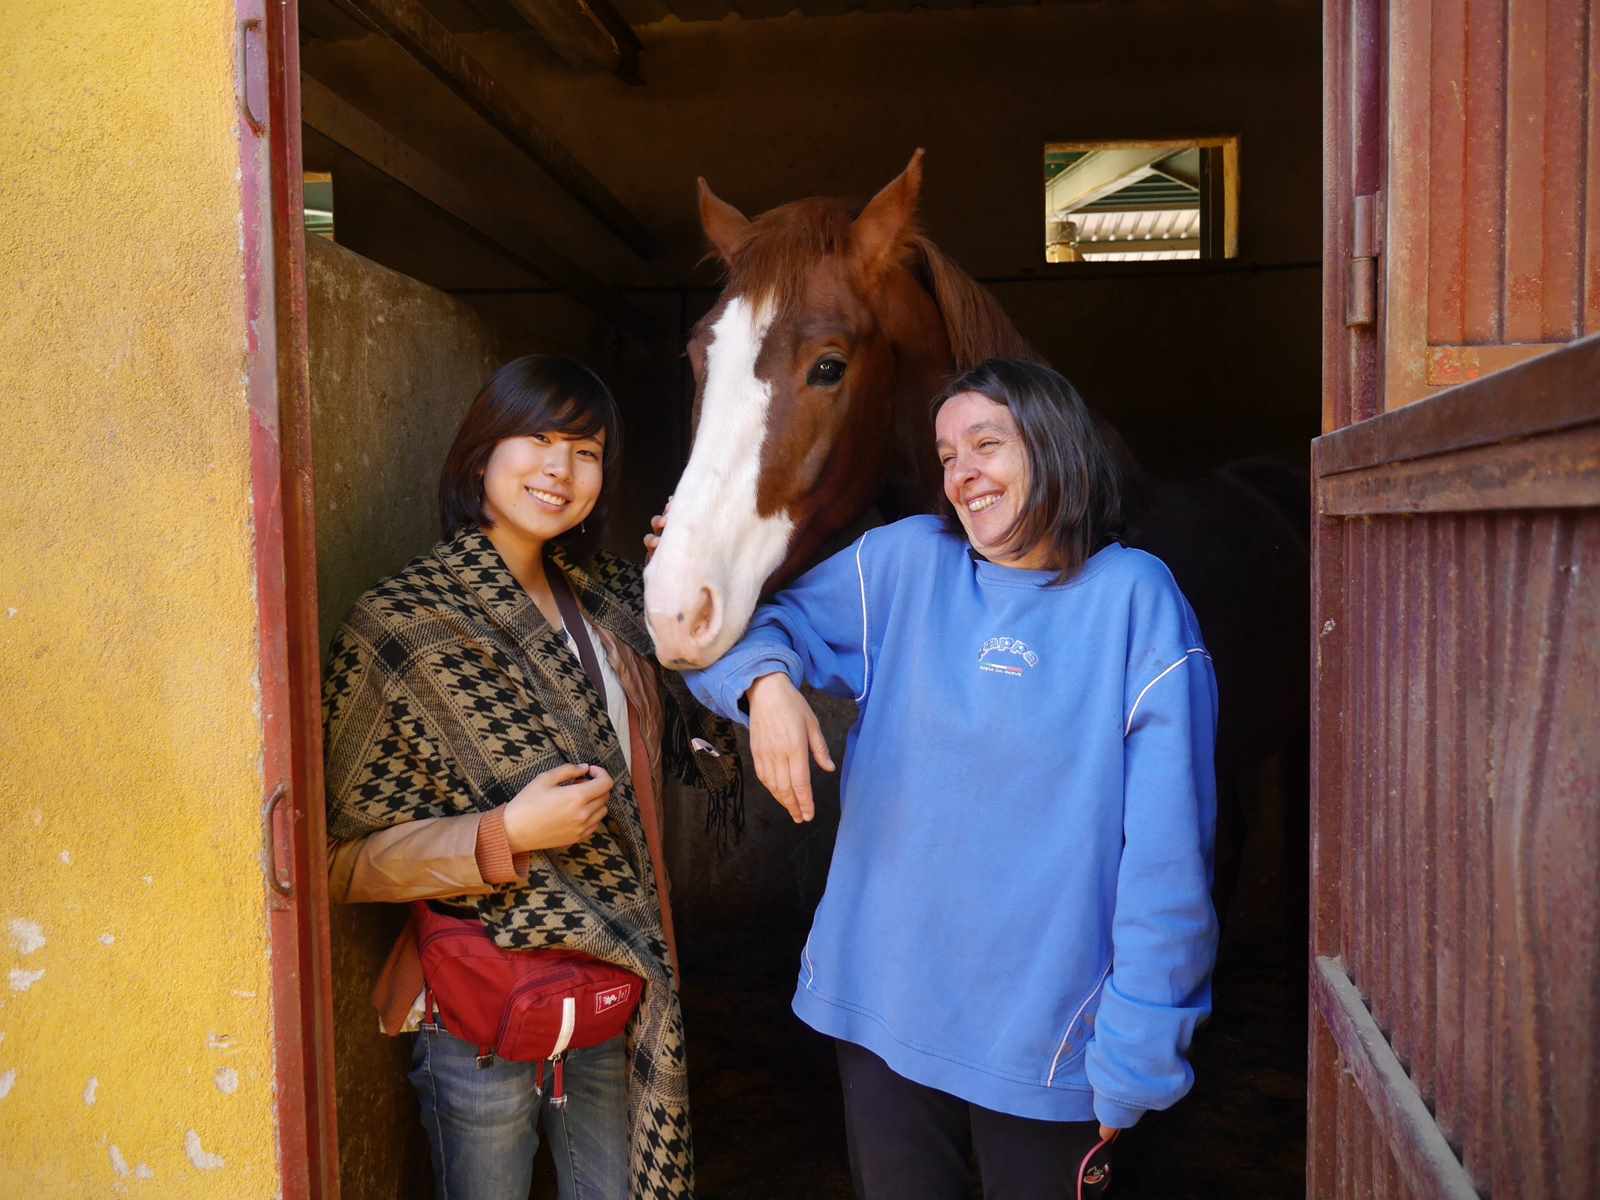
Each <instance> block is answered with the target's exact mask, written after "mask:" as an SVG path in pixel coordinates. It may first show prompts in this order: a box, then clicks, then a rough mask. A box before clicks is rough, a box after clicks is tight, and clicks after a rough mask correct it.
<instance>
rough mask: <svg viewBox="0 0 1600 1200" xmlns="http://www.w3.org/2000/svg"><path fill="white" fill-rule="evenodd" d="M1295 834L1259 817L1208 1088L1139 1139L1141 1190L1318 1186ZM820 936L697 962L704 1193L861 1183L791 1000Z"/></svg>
mask: <svg viewBox="0 0 1600 1200" xmlns="http://www.w3.org/2000/svg"><path fill="white" fill-rule="evenodd" d="M1274 807H1275V805H1269V806H1268V808H1269V810H1270V809H1272V808H1274ZM1281 846H1282V825H1281V822H1280V821H1279V820H1277V819H1276V813H1275V812H1272V811H1269V812H1267V813H1266V814H1265V815H1264V817H1262V818H1258V819H1257V820H1255V821H1253V822H1252V828H1251V831H1250V835H1249V838H1248V840H1247V841H1246V844H1245V851H1244V858H1243V867H1242V870H1241V881H1240V885H1239V890H1238V893H1237V895H1236V896H1235V899H1234V902H1233V904H1232V905H1230V911H1229V913H1228V915H1227V919H1226V920H1225V922H1224V929H1223V945H1222V951H1221V955H1220V959H1219V964H1218V969H1217V974H1216V979H1215V988H1214V996H1215V1003H1214V1015H1213V1017H1212V1019H1211V1020H1210V1021H1209V1022H1208V1023H1207V1024H1206V1026H1205V1027H1204V1028H1203V1029H1202V1030H1201V1031H1200V1033H1199V1034H1198V1035H1197V1037H1196V1039H1195V1044H1194V1048H1193V1054H1192V1062H1193V1064H1194V1067H1195V1074H1196V1084H1195V1088H1194V1091H1193V1092H1191V1093H1190V1095H1189V1096H1188V1097H1187V1098H1185V1099H1184V1100H1183V1101H1182V1102H1181V1103H1180V1104H1178V1105H1177V1106H1176V1107H1175V1108H1174V1109H1172V1110H1171V1111H1169V1112H1165V1113H1152V1114H1150V1115H1148V1116H1147V1117H1146V1118H1145V1119H1144V1120H1143V1121H1142V1122H1141V1123H1140V1124H1139V1125H1138V1126H1137V1127H1136V1128H1135V1129H1134V1130H1133V1131H1131V1132H1130V1133H1129V1134H1128V1135H1127V1136H1126V1137H1125V1138H1124V1140H1123V1142H1122V1147H1121V1150H1120V1152H1119V1157H1118V1160H1117V1179H1118V1190H1117V1194H1118V1195H1119V1196H1122V1197H1125V1198H1127V1200H1135V1198H1137V1200H1223V1198H1231V1197H1240V1198H1246V1197H1247V1198H1249V1200H1298V1198H1299V1197H1302V1196H1304V1195H1305V1178H1304V1159H1305V1047H1306V1006H1305V993H1304V979H1305V961H1304V936H1303V933H1302V932H1301V929H1300V927H1299V921H1298V917H1297V916H1294V915H1293V914H1295V913H1296V912H1297V906H1296V905H1295V904H1293V903H1292V902H1289V901H1287V900H1286V897H1285V891H1284V888H1283V873H1284V867H1283V861H1284V860H1283V855H1282V850H1281ZM1291 862H1303V859H1302V858H1300V857H1299V855H1298V854H1297V855H1292V856H1291ZM804 937H805V930H804V928H803V927H792V928H787V929H784V930H782V931H778V930H774V929H771V928H768V929H766V930H764V931H763V932H762V934H761V935H760V936H756V937H750V938H747V939H744V940H743V941H742V942H740V943H739V944H737V945H730V944H728V943H726V942H725V943H724V944H723V946H722V947H721V948H719V949H718V950H717V952H715V953H710V952H709V950H710V946H709V944H707V950H708V953H706V954H705V955H704V957H699V956H696V957H691V958H690V959H689V961H687V962H686V963H685V969H684V975H685V980H686V983H685V992H684V1002H685V1015H686V1019H687V1022H688V1026H689V1061H690V1088H691V1096H692V1103H693V1113H694V1127H695V1147H696V1160H697V1164H698V1171H697V1173H698V1176H699V1187H698V1195H699V1196H700V1198H701V1200H832V1198H834V1197H838V1198H839V1200H847V1198H848V1197H850V1195H851V1190H850V1173H849V1165H848V1163H847V1161H846V1155H845V1144H844V1124H843V1117H842V1114H841V1111H840V1103H839V1094H838V1079H837V1075H836V1073H835V1068H834V1061H833V1049H832V1044H831V1043H830V1042H829V1041H828V1040H827V1039H825V1038H823V1037H821V1036H819V1035H817V1034H815V1033H813V1032H812V1031H811V1030H810V1029H808V1028H807V1027H806V1026H804V1025H802V1024H801V1023H800V1022H799V1020H797V1019H796V1018H795V1017H794V1015H793V1014H792V1013H791V1012H790V1011H789V998H790V996H791V994H792V993H793V990H794V983H795V970H796V962H797V960H798V955H799V949H800V946H801V944H802V942H803V941H804ZM1065 1194H1066V1193H1065V1192H1063V1195H1065Z"/></svg>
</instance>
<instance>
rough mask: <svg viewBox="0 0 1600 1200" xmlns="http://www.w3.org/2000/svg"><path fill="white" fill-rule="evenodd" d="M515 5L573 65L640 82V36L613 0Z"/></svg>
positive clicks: (518, 1) (517, 0)
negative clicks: (611, 0) (612, 2)
mask: <svg viewBox="0 0 1600 1200" xmlns="http://www.w3.org/2000/svg"><path fill="white" fill-rule="evenodd" d="M511 4H512V6H513V7H514V8H515V9H516V10H517V11H518V12H519V13H521V14H522V17H523V19H524V20H525V21H527V22H528V24H529V25H531V26H533V29H534V31H535V32H536V33H537V34H538V35H539V37H540V38H542V39H543V40H544V43H545V45H547V46H549V47H550V49H551V50H553V51H554V52H555V54H556V57H558V58H559V59H561V61H562V62H564V63H566V64H567V65H568V66H569V67H577V68H579V69H587V70H603V71H611V72H613V73H615V74H616V75H617V76H618V78H620V79H622V80H623V81H624V82H627V83H638V82H639V39H638V38H637V37H636V36H635V35H634V32H633V26H631V25H629V24H628V22H627V21H626V20H624V19H623V16H622V14H621V13H619V12H618V11H617V10H616V9H615V8H613V7H612V6H611V2H610V0H511Z"/></svg>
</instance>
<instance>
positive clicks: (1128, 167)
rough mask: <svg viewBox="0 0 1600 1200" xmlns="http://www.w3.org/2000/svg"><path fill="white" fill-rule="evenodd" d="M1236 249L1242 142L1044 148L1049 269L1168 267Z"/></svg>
mask: <svg viewBox="0 0 1600 1200" xmlns="http://www.w3.org/2000/svg"><path fill="white" fill-rule="evenodd" d="M1238 252H1239V139H1238V138H1237V137H1215V138H1174V139H1146V140H1143V141H1106V142H1049V143H1047V144H1046V145H1045V148H1044V257H1045V261H1046V262H1052V263H1074V262H1166V261H1171V260H1173V259H1185V258H1187V259H1216V258H1232V257H1234V256H1235V255H1236V254H1237V253H1238Z"/></svg>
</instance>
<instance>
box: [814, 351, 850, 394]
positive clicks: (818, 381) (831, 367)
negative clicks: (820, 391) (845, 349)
mask: <svg viewBox="0 0 1600 1200" xmlns="http://www.w3.org/2000/svg"><path fill="white" fill-rule="evenodd" d="M844 368H845V361H844V359H842V358H833V357H831V356H830V357H828V358H819V359H817V361H816V362H814V363H813V364H812V365H811V370H810V371H809V372H808V373H807V375H806V384H807V385H808V386H810V387H832V386H833V385H834V384H836V383H838V382H839V381H840V380H841V379H843V378H844Z"/></svg>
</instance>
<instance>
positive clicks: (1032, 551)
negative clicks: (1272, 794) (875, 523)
mask: <svg viewBox="0 0 1600 1200" xmlns="http://www.w3.org/2000/svg"><path fill="white" fill-rule="evenodd" d="M934 417H935V432H936V438H937V448H938V454H939V461H940V463H941V464H942V466H943V472H944V498H945V500H946V502H947V505H948V507H947V509H946V512H945V515H944V519H943V520H940V519H938V518H935V517H913V518H911V519H909V520H905V521H901V522H899V523H897V524H894V525H890V526H887V527H885V528H881V529H875V530H872V531H870V532H868V533H867V534H865V535H864V536H863V537H862V538H861V539H860V540H859V541H857V542H856V543H855V544H854V545H853V546H851V547H849V548H848V549H846V550H844V551H842V552H841V553H839V554H837V555H835V556H834V557H833V558H830V559H828V560H827V561H826V562H824V563H822V564H821V565H820V566H818V567H816V568H815V569H814V570H812V571H811V572H809V573H808V574H806V575H805V576H803V577H801V578H800V579H799V580H798V581H797V582H796V583H795V584H794V585H793V586H791V587H790V588H788V589H787V590H786V591H784V592H782V593H780V594H779V595H778V596H777V597H776V598H775V599H774V600H773V602H772V603H771V604H769V605H766V606H764V607H763V608H761V609H760V610H759V611H758V612H757V614H756V616H755V618H754V620H753V621H752V624H751V626H750V629H749V631H748V632H747V633H746V635H745V636H744V638H743V639H742V640H741V641H740V642H739V643H738V644H737V645H736V646H735V647H734V648H733V649H731V650H730V651H729V652H728V653H727V654H726V655H725V656H724V657H723V658H722V659H721V660H720V661H719V662H718V663H717V664H715V665H714V666H713V667H711V668H710V669H708V670H706V671H704V672H701V673H699V674H697V675H693V676H690V677H689V682H690V686H691V687H692V688H693V690H694V691H695V693H696V694H697V695H699V696H700V697H701V698H702V699H703V700H704V701H705V702H706V703H708V704H709V705H710V706H712V707H713V708H715V709H717V710H719V711H721V712H723V713H725V714H726V715H728V716H730V717H733V718H735V719H739V720H748V722H749V725H750V740H751V748H752V751H753V755H754V760H755V765H756V770H757V772H758V774H759V775H760V776H761V779H762V781H763V782H764V783H765V784H766V785H767V787H768V788H769V790H771V792H772V793H773V795H774V796H775V797H776V798H777V799H778V801H779V802H780V803H781V804H783V805H784V807H785V808H786V809H788V811H789V813H790V815H791V816H792V817H793V818H794V819H795V820H796V821H803V820H809V819H810V818H811V816H812V813H813V805H812V799H811V789H810V765H811V764H810V759H811V758H815V760H816V761H817V763H818V765H820V766H822V767H823V768H824V769H827V770H831V769H832V768H833V764H832V762H831V761H830V760H829V758H828V752H827V748H826V746H825V744H824V742H823V739H822V736H821V733H820V730H819V728H818V725H817V721H816V717H815V716H814V715H813V713H812V711H811V708H810V706H809V705H808V704H807V702H806V700H805V698H804V697H803V696H802V695H801V693H800V692H799V690H798V688H799V687H800V686H801V685H810V686H812V687H815V688H819V689H821V690H823V691H827V692H830V693H834V694H837V695H843V696H850V697H853V698H854V699H855V700H856V701H857V703H858V706H859V715H858V717H857V721H856V724H855V725H854V727H853V728H852V729H851V731H850V736H849V742H848V746H847V750H846V754H845V761H844V776H843V788H842V806H843V811H842V814H841V820H840V825H839V834H838V843H837V846H836V849H835V851H834V857H833V862H832V866H831V868H830V871H829V875H828V884H827V890H826V892H825V894H824V896H823V898H822V902H821V904H820V905H819V906H818V908H817V912H816V916H815V920H814V922H813V924H812V927H811V934H810V937H809V938H808V939H807V941H806V944H805V948H804V951H803V952H802V955H801V962H800V981H799V987H798V988H797V990H796V992H795V997H794V1010H795V1012H796V1013H797V1014H798V1015H799V1016H800V1018H801V1019H802V1020H803V1021H805V1022H806V1023H807V1024H809V1025H810V1026H811V1027H812V1028H814V1029H816V1030H818V1031H820V1032H822V1033H824V1034H827V1035H829V1036H831V1037H833V1038H835V1039H837V1046H838V1059H839V1070H840V1078H841V1082H842V1084H843V1087H844V1096H845V1111H846V1120H847V1132H848V1135H849V1144H850V1157H851V1166H852V1171H853V1174H854V1177H855V1185H856V1192H857V1195H858V1196H859V1197H861V1198H862V1200H886V1198H894V1197H918V1198H919V1200H940V1198H945V1197H948V1198H949V1200H958V1198H961V1197H964V1196H966V1195H967V1192H966V1190H965V1189H966V1186H967V1184H966V1181H967V1177H968V1165H967V1164H968V1160H969V1158H972V1157H975V1158H976V1162H977V1168H978V1172H979V1174H980V1176H981V1178H982V1181H983V1187H984V1194H985V1195H986V1196H988V1197H991V1198H994V1197H1028V1198H1036V1197H1044V1196H1071V1195H1080V1196H1081V1195H1087V1194H1098V1193H1099V1191H1100V1190H1102V1189H1104V1188H1107V1187H1108V1186H1109V1176H1110V1162H1109V1157H1110V1156H1109V1146H1110V1143H1111V1141H1112V1140H1113V1139H1114V1138H1115V1137H1116V1135H1117V1131H1119V1130H1121V1129H1124V1128H1126V1127H1128V1126H1130V1125H1132V1124H1134V1123H1135V1122H1136V1121H1137V1120H1138V1119H1139V1117H1140V1115H1141V1114H1142V1113H1144V1112H1145V1111H1146V1110H1149V1109H1153V1108H1165V1107H1167V1106H1168V1105H1170V1104H1172V1103H1174V1102H1175V1101H1176V1100H1178V1099H1179V1098H1180V1097H1181V1096H1182V1095H1183V1094H1184V1093H1185V1092H1186V1091H1187V1090H1188V1089H1189V1086H1190V1084H1191V1083H1192V1079H1193V1074H1192V1072H1191V1070H1190V1068H1189V1066H1188V1064H1187V1062H1186V1061H1185V1058H1184V1055H1185V1051H1186V1050H1187V1047H1188V1045H1189V1041H1190V1038H1191V1036H1192V1034H1193V1032H1194V1029H1195V1026H1196V1025H1197V1024H1198V1023H1199V1021H1200V1020H1201V1019H1202V1018H1203V1017H1204V1016H1205V1015H1206V1014H1207V1012H1208V1011H1209V1008H1210V972H1211V966H1212V962H1213V957H1214V953H1215V945H1216V921H1215V917H1214V914H1213V911H1212V907H1211V902H1210V897H1209V883H1210V872H1211V849H1212V830H1213V824H1214V811H1215V779H1214V774H1213V768H1212V752H1213V746H1214V742H1215V732H1216V728H1215V727H1216V684H1215V679H1214V676H1213V674H1212V670H1211V662H1210V658H1209V656H1208V655H1207V653H1206V651H1205V646H1204V643H1203V642H1202V640H1201V637H1200V631H1199V629H1198V627H1197V625H1196V622H1195V617H1194V613H1193V612H1192V611H1191V609H1190V607H1189V605H1188V603H1187V602H1186V601H1185V599H1184V597H1183V595H1182V594H1181V593H1180V591H1179V590H1178V586H1177V584H1176V583H1175V582H1174V581H1173V578H1172V575H1171V573H1170V572H1168V570H1167V568H1166V567H1165V566H1164V565H1163V564H1162V563H1161V562H1160V561H1159V560H1158V559H1155V558H1152V557H1151V556H1150V555H1147V554H1144V553H1141V552H1140V551H1137V550H1131V549H1127V548H1124V547H1123V546H1121V545H1119V544H1118V543H1117V542H1116V541H1115V540H1114V538H1113V534H1114V529H1115V525H1116V521H1117V514H1118V500H1117V496H1118V492H1117V484H1116V479H1115V472H1114V469H1113V467H1112V465H1111V460H1110V457H1109V455H1108V454H1107V452H1106V449H1105V447H1104V446H1103V444H1102V443H1101V440H1100V438H1099V436H1098V435H1097V433H1096V431H1095V427H1094V424H1093V422H1092V421H1091V419H1090V417H1089V415H1088V413H1087V411H1086V410H1085V408H1084V406H1083V403H1082V401H1081V400H1080V399H1079V398H1078V395H1077V393H1076V392H1075V391H1074V390H1073V388H1072V386H1071V385H1070V384H1069V383H1067V381H1066V380H1065V379H1063V378H1061V377H1060V376H1059V375H1057V374H1056V373H1055V372H1053V371H1051V370H1049V369H1048V368H1045V367H1042V366H1038V365H1034V364H1029V363H1022V362H1010V361H991V362H988V363H985V364H982V365H980V366H979V367H977V368H975V369H974V370H972V371H971V372H969V373H968V374H966V375H965V376H963V377H962V378H961V379H959V380H957V381H956V382H955V383H954V384H953V385H951V387H950V388H948V389H947V390H946V391H945V393H944V394H942V395H941V396H940V397H938V398H937V399H936V401H935V403H934Z"/></svg>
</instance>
